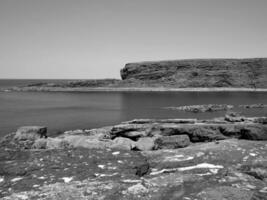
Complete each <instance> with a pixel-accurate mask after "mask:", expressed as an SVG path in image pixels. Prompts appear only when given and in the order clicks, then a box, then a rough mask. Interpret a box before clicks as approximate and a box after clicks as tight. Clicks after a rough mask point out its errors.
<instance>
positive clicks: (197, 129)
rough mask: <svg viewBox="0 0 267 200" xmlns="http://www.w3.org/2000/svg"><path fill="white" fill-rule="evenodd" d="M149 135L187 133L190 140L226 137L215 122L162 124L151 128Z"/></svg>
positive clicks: (197, 140)
mask: <svg viewBox="0 0 267 200" xmlns="http://www.w3.org/2000/svg"><path fill="white" fill-rule="evenodd" d="M150 134H151V135H153V136H157V135H161V136H171V135H188V136H189V138H190V140H191V142H206V141H214V140H223V139H226V138H227V137H226V136H224V135H223V134H222V133H221V131H220V125H217V124H177V125H176V124H163V125H161V126H159V127H156V128H154V129H152V130H151V132H150Z"/></svg>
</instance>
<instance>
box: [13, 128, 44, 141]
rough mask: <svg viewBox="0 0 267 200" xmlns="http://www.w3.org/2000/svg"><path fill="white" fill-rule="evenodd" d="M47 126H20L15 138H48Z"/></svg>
mask: <svg viewBox="0 0 267 200" xmlns="http://www.w3.org/2000/svg"><path fill="white" fill-rule="evenodd" d="M46 134H47V128H46V127H44V126H23V127H20V128H19V129H18V130H17V132H16V135H15V137H14V139H16V140H33V141H34V140H36V139H39V138H47V135H46Z"/></svg>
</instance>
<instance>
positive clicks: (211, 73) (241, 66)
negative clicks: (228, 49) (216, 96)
mask: <svg viewBox="0 0 267 200" xmlns="http://www.w3.org/2000/svg"><path fill="white" fill-rule="evenodd" d="M121 77H122V79H123V80H125V81H130V82H136V83H137V82H139V83H141V84H142V85H147V86H160V85H161V86H172V87H247V88H267V58H255V59H192V60H175V61H158V62H140V63H128V64H126V65H125V67H124V68H123V69H122V70H121Z"/></svg>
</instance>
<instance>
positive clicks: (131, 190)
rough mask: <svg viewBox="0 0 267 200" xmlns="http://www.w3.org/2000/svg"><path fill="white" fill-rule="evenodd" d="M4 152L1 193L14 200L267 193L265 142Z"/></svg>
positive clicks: (235, 198) (234, 197) (231, 198)
mask: <svg viewBox="0 0 267 200" xmlns="http://www.w3.org/2000/svg"><path fill="white" fill-rule="evenodd" d="M0 155H1V169H4V171H3V170H2V171H1V175H0V186H1V195H2V197H3V199H6V200H7V199H8V200H10V199H12V200H16V199H114V200H115V199H116V200H117V199H121V200H122V199H136V200H137V199H143V200H147V199H153V200H154V199H156V200H161V199H184V200H193V199H199V200H204V199H205V200H213V199H219V200H225V199H227V200H241V199H242V200H243V199H245V200H253V199H263V200H264V199H266V197H267V144H266V142H264V141H248V140H237V139H229V140H223V141H220V142H209V143H202V144H194V145H191V146H189V147H186V148H182V149H172V150H170V149H169V150H158V151H143V152H142V153H141V154H140V153H139V152H133V151H114V150H88V149H72V150H56V151H55V150H49V151H47V150H45V151H28V152H17V151H15V152H12V151H10V150H9V151H7V150H5V151H1V154H0ZM12 167H13V168H12ZM14 167H15V168H14ZM16 167H17V168H16ZM19 171H21V174H17V173H18V172H19Z"/></svg>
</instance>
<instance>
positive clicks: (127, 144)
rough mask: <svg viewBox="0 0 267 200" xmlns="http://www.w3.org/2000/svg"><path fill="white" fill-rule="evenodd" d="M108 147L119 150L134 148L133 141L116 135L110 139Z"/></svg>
mask: <svg viewBox="0 0 267 200" xmlns="http://www.w3.org/2000/svg"><path fill="white" fill-rule="evenodd" d="M110 148H114V149H121V150H132V149H134V148H135V141H133V140H130V139H128V138H124V137H117V138H115V139H114V140H112V144H111V146H110Z"/></svg>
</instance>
